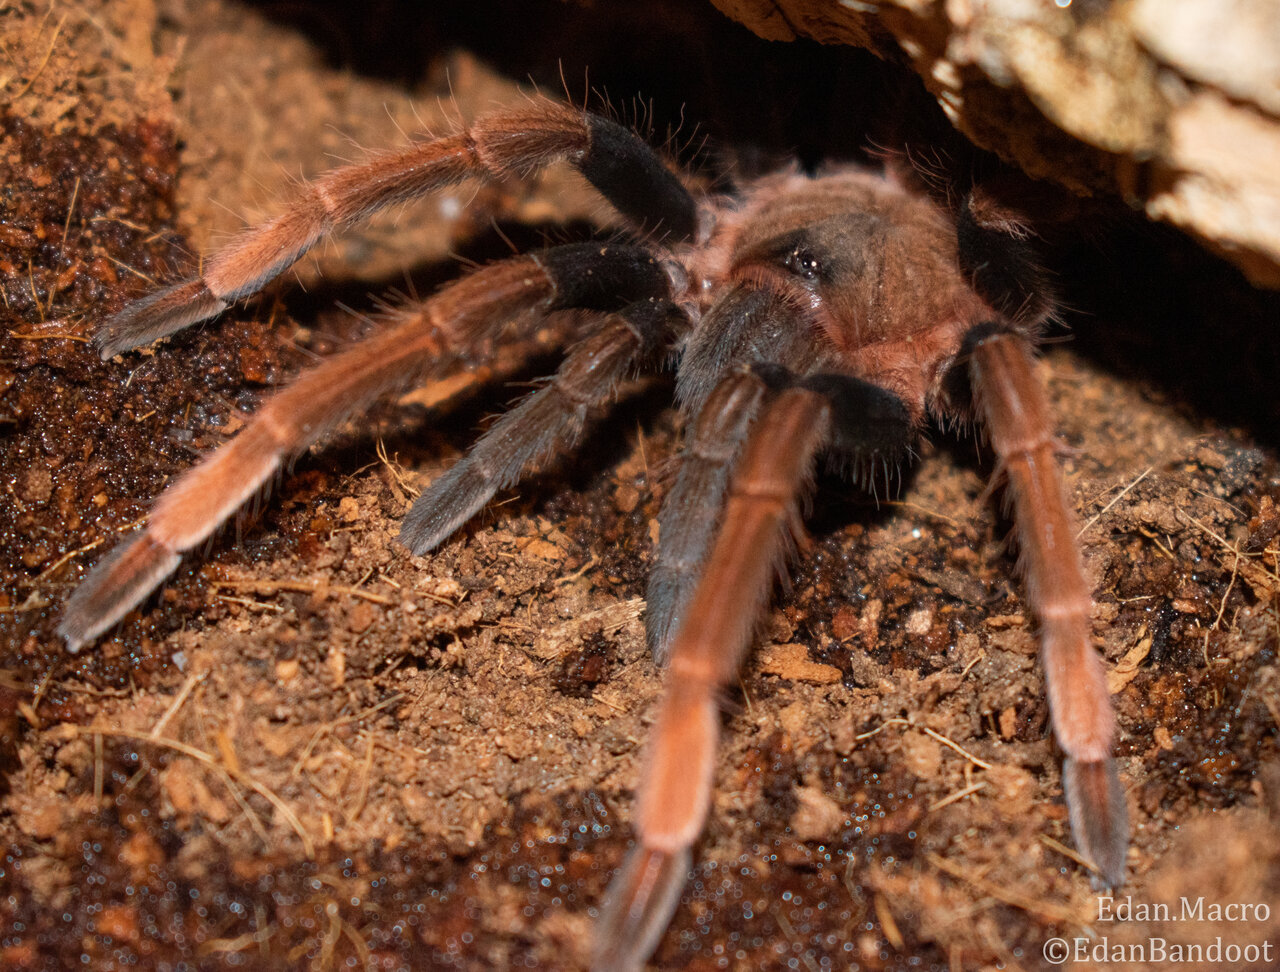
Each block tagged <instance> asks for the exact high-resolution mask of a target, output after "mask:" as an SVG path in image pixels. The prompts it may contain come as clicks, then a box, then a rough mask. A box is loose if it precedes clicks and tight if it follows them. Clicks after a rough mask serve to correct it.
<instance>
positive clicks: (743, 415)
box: [645, 372, 765, 665]
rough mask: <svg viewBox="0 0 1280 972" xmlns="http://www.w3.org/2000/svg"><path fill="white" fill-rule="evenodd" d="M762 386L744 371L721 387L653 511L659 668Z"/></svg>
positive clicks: (649, 630)
mask: <svg viewBox="0 0 1280 972" xmlns="http://www.w3.org/2000/svg"><path fill="white" fill-rule="evenodd" d="M764 393H765V383H764V381H763V380H761V378H760V377H759V376H758V375H755V374H752V373H751V372H742V373H739V374H735V375H731V376H730V377H728V378H726V379H724V380H723V381H721V382H720V384H718V385H717V386H716V388H715V390H714V391H713V392H712V393H711V396H710V397H709V398H708V399H707V401H706V404H705V405H704V406H703V407H702V411H701V412H699V413H698V419H697V422H696V423H695V424H694V428H693V434H692V435H691V436H690V439H689V442H688V444H687V445H686V446H685V448H684V452H683V454H682V456H681V458H680V471H679V472H678V473H677V474H676V481H675V483H674V485H673V486H672V488H671V492H670V493H668V494H667V497H666V499H665V500H664V501H663V503H662V510H661V512H660V513H659V514H658V536H659V544H658V559H657V563H656V564H655V565H654V568H653V572H652V573H650V575H649V586H648V590H647V591H646V596H645V601H646V604H647V607H646V608H645V631H646V634H647V636H648V642H649V650H650V651H651V652H653V659H654V661H656V662H657V663H658V664H659V665H665V664H666V661H667V655H668V652H669V650H670V648H671V639H672V638H673V637H674V636H675V633H676V631H677V630H679V628H680V625H681V623H682V621H683V619H684V611H685V608H686V607H687V606H688V603H689V598H690V597H691V596H692V594H693V587H694V584H695V583H696V581H697V579H698V575H699V574H700V573H701V572H702V564H703V561H704V560H705V559H706V556H707V549H708V548H709V547H710V546H711V540H712V537H713V536H714V535H715V529H716V524H717V523H718V522H719V518H718V517H717V516H715V515H710V511H716V512H718V511H719V510H720V507H721V506H722V505H723V504H724V494H725V491H726V490H727V489H728V487H729V474H730V472H731V471H732V469H733V464H734V461H735V460H736V459H737V458H738V453H739V452H740V451H741V449H742V443H743V441H744V440H745V439H746V437H747V429H748V427H749V426H750V424H751V422H752V420H753V419H754V418H755V416H756V411H757V410H758V409H759V407H760V402H761V401H762V400H763V398H764Z"/></svg>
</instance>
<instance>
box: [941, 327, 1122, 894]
mask: <svg viewBox="0 0 1280 972" xmlns="http://www.w3.org/2000/svg"><path fill="white" fill-rule="evenodd" d="M965 345H966V346H965V349H964V351H962V355H961V356H962V358H967V359H968V361H969V373H970V376H971V380H972V382H973V390H974V398H975V404H976V406H977V408H978V412H979V415H980V417H981V419H982V421H983V424H984V425H985V426H986V429H987V433H988V435H989V436H990V438H991V443H992V446H993V447H994V449H995V452H996V456H997V458H998V460H999V467H998V468H999V473H1000V474H1001V475H1003V476H1004V477H1005V480H1006V487H1005V488H1006V495H1007V498H1008V500H1009V502H1010V504H1011V506H1012V509H1013V518H1014V524H1015V527H1016V530H1017V538H1018V547H1019V551H1020V557H1019V566H1020V568H1021V570H1022V574H1023V579H1024V582H1025V584H1026V589H1027V598H1028V600H1029V601H1030V602H1031V608H1032V610H1033V611H1034V612H1035V615H1036V617H1037V618H1038V619H1039V621H1040V655H1041V660H1042V664H1043V665H1044V678H1045V685H1046V687H1047V691H1048V695H1049V709H1050V713H1051V715H1052V718H1053V733H1054V737H1055V738H1056V739H1057V740H1058V744H1059V745H1060V746H1061V747H1062V750H1063V752H1064V753H1065V754H1066V758H1065V759H1064V761H1063V767H1062V786H1063V792H1064V793H1065V795H1066V801H1067V810H1068V813H1069V815H1070V819H1071V832H1072V834H1073V835H1074V836H1075V840H1076V844H1077V845H1078V846H1079V848H1080V850H1081V852H1082V853H1083V854H1084V856H1085V857H1087V858H1089V859H1090V860H1091V861H1092V862H1093V864H1094V865H1095V866H1096V867H1097V869H1098V872H1099V874H1100V875H1101V878H1102V880H1103V881H1104V882H1105V883H1106V884H1108V885H1110V886H1111V887H1113V888H1114V887H1119V886H1120V885H1121V884H1123V883H1124V872H1125V855H1126V851H1127V849H1128V844H1129V821H1128V814H1127V811H1126V808H1125V801H1124V791H1123V789H1122V788H1121V786H1120V780H1119V778H1118V777H1117V775H1116V767H1115V760H1114V759H1113V758H1112V756H1111V742H1112V738H1113V737H1114V735H1115V716H1114V715H1113V713H1112V711H1111V700H1110V696H1109V695H1108V693H1107V683H1106V678H1105V674H1104V672H1103V668H1102V661H1101V659H1100V658H1099V657H1098V653H1097V652H1096V651H1094V649H1093V646H1092V644H1091V643H1090V634H1091V627H1090V621H1089V616H1090V609H1091V607H1092V600H1091V598H1090V596H1089V587H1088V583H1087V582H1086V580H1085V576H1084V570H1083V568H1082V566H1081V563H1080V551H1079V548H1078V546H1077V545H1076V539H1075V538H1076V525H1075V517H1074V516H1072V513H1071V506H1070V504H1068V502H1067V498H1066V494H1065V492H1064V490H1063V484H1062V477H1061V475H1060V474H1059V472H1058V463H1057V456H1056V453H1057V451H1058V445H1057V439H1056V438H1055V436H1054V433H1053V424H1052V421H1051V419H1050V411H1049V405H1048V402H1047V400H1046V399H1045V394H1044V388H1043V386H1042V384H1041V382H1040V381H1039V379H1038V378H1037V377H1036V374H1035V370H1034V366H1033V362H1032V357H1031V349H1030V347H1029V346H1028V344H1027V342H1026V340H1025V339H1024V338H1023V337H1022V336H1021V335H1019V334H1017V333H1016V332H1014V331H1011V330H1009V329H1007V328H1002V327H1000V326H998V325H983V326H979V327H977V328H975V329H974V330H973V331H971V332H970V333H969V335H968V337H967V338H966V342H965Z"/></svg>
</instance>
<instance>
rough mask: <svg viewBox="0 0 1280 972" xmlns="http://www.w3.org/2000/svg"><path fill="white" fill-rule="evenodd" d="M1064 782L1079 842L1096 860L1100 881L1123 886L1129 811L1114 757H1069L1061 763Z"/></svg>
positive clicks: (1111, 885)
mask: <svg viewBox="0 0 1280 972" xmlns="http://www.w3.org/2000/svg"><path fill="white" fill-rule="evenodd" d="M1062 785H1063V791H1064V793H1065V795H1066V800H1067V810H1068V812H1069V814H1070V817H1071V833H1072V836H1073V837H1074V838H1075V842H1076V846H1077V847H1078V848H1079V849H1080V852H1081V853H1082V854H1083V855H1084V856H1085V857H1087V858H1089V859H1090V860H1091V861H1093V865H1094V867H1095V868H1097V872H1098V880H1099V881H1100V882H1101V883H1103V884H1105V885H1107V886H1108V887H1110V888H1118V887H1120V886H1121V885H1122V884H1124V879H1125V861H1126V858H1127V856H1128V850H1129V814H1128V810H1127V809H1126V807H1125V802H1124V789H1123V787H1121V785H1120V778H1119V777H1118V776H1117V775H1116V765H1115V760H1114V759H1110V758H1108V759H1102V760H1096V761H1092V762H1081V761H1080V760H1076V759H1072V758H1070V757H1068V758H1067V759H1065V760H1064V761H1063V764H1062Z"/></svg>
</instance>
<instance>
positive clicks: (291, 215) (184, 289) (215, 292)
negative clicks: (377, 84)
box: [97, 98, 695, 360]
mask: <svg viewBox="0 0 1280 972" xmlns="http://www.w3.org/2000/svg"><path fill="white" fill-rule="evenodd" d="M560 160H568V161H570V162H572V163H573V164H574V165H575V166H577V168H578V169H579V170H580V171H581V172H582V174H583V175H584V176H586V177H587V179H588V180H590V182H591V183H592V184H593V185H595V187H596V188H597V189H599V190H600V192H601V194H602V195H604V197H605V198H606V199H608V200H609V201H610V202H611V203H613V204H614V206H615V207H616V208H617V209H618V210H619V211H620V212H621V213H622V214H623V215H624V216H627V217H628V218H629V219H630V220H631V221H632V223H633V224H635V225H636V226H645V227H646V228H647V229H649V230H651V231H655V232H657V233H659V234H662V235H664V236H667V237H668V238H671V239H685V238H688V237H690V236H692V234H693V232H694V224H695V213H694V204H693V200H692V198H691V197H690V196H689V194H688V193H687V192H686V191H685V189H684V187H683V186H682V185H681V184H680V182H679V180H678V179H677V178H676V177H675V176H674V175H672V173H671V172H669V171H668V170H667V169H666V168H665V167H664V166H663V165H662V163H661V162H660V161H659V160H658V158H657V156H656V155H655V154H654V152H653V150H652V149H650V148H649V147H648V146H647V145H646V144H645V143H644V142H643V141H641V140H640V138H638V137H637V136H636V135H634V134H633V133H632V132H630V131H628V130H627V129H625V128H623V127H621V126H620V125H618V124H616V123H615V122H612V121H609V120H608V119H605V118H599V117H597V116H595V115H591V114H588V113H586V112H583V111H579V110H578V109H576V108H571V107H569V106H568V105H563V104H560V103H558V102H555V101H551V100H549V99H546V98H533V99H531V100H530V103H529V104H528V105H526V106H525V107H522V108H516V109H512V110H507V111H499V112H494V113H493V114H490V115H486V116H484V117H482V118H480V119H479V120H477V121H476V123H475V124H474V125H472V126H471V127H470V128H468V129H466V130H465V131H463V132H460V133H458V134H457V135H451V136H448V137H445V138H438V139H432V140H431V141H427V142H422V143H420V144H417V145H414V146H412V147H411V148H408V149H404V150H403V151H399V152H386V153H383V154H380V155H377V156H375V157H374V158H372V159H371V160H370V161H368V162H364V163H360V164H358V165H348V166H344V167H342V168H339V169H334V170H333V171H331V172H328V173H326V174H324V175H322V176H320V177H319V178H318V179H316V180H315V181H314V182H310V183H307V184H305V185H304V186H303V187H302V189H301V191H300V192H299V194H298V195H297V197H296V198H295V199H294V200H293V201H292V203H291V204H290V205H289V208H288V209H287V210H286V211H285V212H284V213H283V214H282V215H280V216H277V217H275V218H274V219H271V220H268V221H267V222H265V223H260V224H259V225H257V226H252V227H250V228H248V229H246V230H245V231H244V232H242V233H241V234H240V235H239V236H237V237H236V238H235V239H234V240H232V241H231V242H230V243H228V244H227V245H226V246H224V247H223V248H222V249H220V250H218V251H217V252H216V253H214V254H213V256H212V257H210V259H209V261H208V263H206V264H205V266H204V269H203V272H202V273H201V275H200V276H198V277H195V278H194V279H191V280H186V281H183V282H182V283H178V284H174V285H173V286H171V287H168V288H166V289H164V290H161V291H159V292H157V293H154V294H151V295H150V296H148V297H144V298H142V299H141V300H136V301H134V302H133V303H131V304H129V305H127V306H126V307H124V308H123V309H122V310H121V311H120V312H119V313H117V314H116V315H115V316H113V317H111V318H110V319H108V320H107V321H106V322H105V323H104V324H103V326H102V328H101V330H100V331H99V333H98V335H97V343H98V347H99V349H100V351H101V353H102V357H103V359H104V360H105V359H107V358H110V357H112V356H113V355H115V354H118V353H119V352H121V351H125V350H128V349H129V348H132V347H137V346H138V345H140V344H145V343H146V342H148V341H154V340H156V339H157V338H160V337H164V336H165V335H167V334H173V333H174V332H175V331H179V330H181V329H182V328H184V327H187V326H189V325H191V324H195V323H196V322H198V321H203V320H206V319H208V318H210V317H213V316H214V315H216V314H219V313H221V312H222V311H223V310H225V309H226V308H227V306H228V305H229V304H230V303H231V302H232V301H234V300H236V299H238V298H240V297H245V296H247V295H249V294H252V293H255V292H256V291H258V290H260V289H261V288H262V287H263V286H265V285H266V284H267V283H268V282H269V281H270V280H272V279H274V278H275V277H276V276H277V275H279V274H280V273H281V272H282V271H284V270H285V269H287V268H288V267H289V266H291V265H292V264H293V263H294V261H296V260H297V259H298V258H299V257H301V256H302V255H303V254H304V253H306V252H307V251H308V250H309V249H311V247H312V246H314V245H315V244H316V242H317V241H319V240H320V239H321V238H322V237H323V236H325V235H326V234H328V233H332V232H334V231H335V230H339V229H342V228H343V227H345V226H350V225H352V224H354V223H357V222H359V221H361V220H363V219H367V218H368V217H369V216H370V215H371V214H373V213H374V212H377V211H378V210H380V209H385V208H386V207H387V206H390V205H394V204H395V203H398V202H403V201H405V200H408V199H412V198H415V197H418V196H423V195H426V194H428V193H430V192H434V191H436V190H438V189H441V188H444V187H445V186H448V185H452V184H454V183H457V182H460V181H462V180H463V179H467V178H472V177H477V176H483V177H493V178H501V177H503V176H509V175H518V174H524V173H529V172H532V171H534V170H536V169H539V168H541V167H543V166H546V165H550V164H551V163H553V162H556V161H560Z"/></svg>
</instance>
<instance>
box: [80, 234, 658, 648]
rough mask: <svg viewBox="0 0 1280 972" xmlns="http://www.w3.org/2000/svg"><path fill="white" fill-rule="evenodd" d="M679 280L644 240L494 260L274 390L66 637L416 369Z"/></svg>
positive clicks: (97, 629)
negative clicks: (518, 326) (535, 323)
mask: <svg viewBox="0 0 1280 972" xmlns="http://www.w3.org/2000/svg"><path fill="white" fill-rule="evenodd" d="M667 288H668V281H667V277H666V273H665V271H664V270H663V268H662V267H661V265H660V264H659V263H658V262H657V261H656V260H655V259H653V257H652V255H651V254H650V253H649V251H648V250H647V249H645V248H644V247H640V246H630V245H625V244H619V245H608V246H602V245H600V244H598V243H592V244H569V245H566V246H561V247H555V248H552V249H549V250H545V251H543V252H542V253H539V254H536V255H533V256H526V257H517V258H514V259H511V260H508V261H506V262H504V263H499V264H495V265H494V266H491V267H486V268H485V269H482V270H480V271H478V272H477V273H474V274H472V275H471V276H469V277H466V278H464V279H463V280H460V281H459V282H457V283H455V284H453V285H452V286H450V287H447V288H445V289H444V290H442V291H441V292H440V293H439V294H437V295H436V296H435V297H433V298H431V299H430V300H428V301H426V302H425V303H422V304H420V305H418V306H416V307H415V308H413V309H402V310H401V311H399V312H398V313H397V314H396V315H395V319H396V320H397V321H398V323H396V324H395V326H392V327H390V328H388V329H387V330H385V331H383V332H382V333H380V334H376V335H374V336H373V337H371V338H369V339H367V340H365V341H363V342H361V343H360V344H357V345H355V346H354V347H352V348H350V349H348V350H347V351H344V352H342V353H340V354H337V355H334V356H333V357H332V358H329V359H327V360H326V361H324V362H323V363H321V364H320V365H319V366H317V367H316V368H315V369H313V370H312V371H309V372H307V373H306V374H304V375H303V376H302V377H301V378H299V379H298V380H297V381H296V382H294V383H293V384H292V385H290V386H289V387H288V388H286V389H285V390H284V391H282V392H279V393H277V394H276V395H274V396H273V397H272V398H270V399H269V400H268V401H267V403H266V404H265V405H264V406H263V407H262V408H261V409H260V410H259V411H258V412H257V413H256V414H255V415H254V417H253V419H252V421H250V423H249V424H248V425H247V426H246V427H245V429H244V430H243V431H242V432H241V433H240V434H239V435H238V436H236V437H235V438H234V439H233V440H232V441H231V442H230V443H228V444H227V445H225V446H223V447H222V448H221V449H218V450H217V451H216V452H214V453H212V454H211V455H210V456H208V457H207V458H206V459H205V460H204V461H203V462H201V463H200V464H199V465H198V466H195V467H194V468H192V469H191V470H189V471H188V472H186V473H185V474H183V475H182V476H180V477H179V478H178V479H177V481H175V482H174V483H173V485H171V486H170V487H169V488H168V489H167V490H166V491H165V492H164V494H163V495H162V496H161V497H160V500H159V501H158V502H157V503H156V506H155V509H154V511H153V512H152V514H151V516H150V518H149V519H148V521H147V526H146V528H145V529H144V530H143V531H142V532H141V533H139V534H137V535H135V536H134V537H133V538H132V539H131V540H129V541H128V542H126V543H125V544H123V545H122V546H120V547H119V548H117V549H116V550H115V551H114V552H113V553H111V554H110V555H109V556H108V557H107V558H106V559H105V560H104V561H103V562H102V563H100V564H99V565H98V566H97V567H95V568H94V569H93V571H91V572H90V574H89V575H88V576H87V577H86V578H85V580H84V582H83V583H82V584H81V585H80V586H79V587H78V588H77V589H76V591H75V593H74V594H72V596H71V598H70V599H69V600H68V602H67V607H66V610H65V613H64V614H63V619H62V623H61V624H60V625H59V627H58V633H59V634H61V635H62V637H64V638H65V639H66V640H67V646H68V647H69V648H70V649H71V650H72V651H76V650H78V649H79V648H80V646H81V645H83V644H84V643H85V642H86V641H88V640H90V639H91V638H93V637H95V636H97V635H98V634H100V633H101V632H103V631H105V630H106V629H107V628H109V627H110V626H111V625H113V624H115V623H116V622H117V621H118V620H120V618H122V617H124V615H125V614H126V613H128V612H129V611H130V610H131V609H132V608H133V607H134V606H135V605H137V604H138V603H139V602H140V601H141V600H142V599H143V598H144V597H146V596H147V595H148V594H149V593H150V592H151V591H152V590H153V589H154V588H155V587H156V585H157V584H159V583H160V582H161V581H162V580H164V578H165V577H167V576H168V575H169V574H170V573H172V571H173V570H174V568H176V567H177V565H178V561H179V560H180V559H181V556H182V554H183V552H184V551H187V550H190V549H191V548H192V547H194V546H195V545H196V544H198V543H200V542H201V541H202V540H204V539H205V538H206V537H208V536H209V535H210V534H212V533H213V531H214V530H216V529H217V528H218V527H219V526H220V525H221V524H222V522H223V521H224V520H225V519H226V518H227V517H229V516H230V515H231V514H232V513H234V512H235V511H236V510H237V509H238V508H239V507H240V505H241V504H242V503H243V502H244V501H245V500H247V499H248V498H249V497H250V496H252V495H253V494H254V493H256V492H257V491H258V490H259V489H260V488H261V487H262V486H263V485H264V484H265V483H267V482H268V481H269V480H270V479H271V477H272V476H273V475H274V474H275V472H276V470H277V469H279V467H280V464H281V463H282V462H283V461H284V459H285V458H286V457H287V456H289V455H291V454H296V453H297V452H299V451H300V450H302V449H304V448H305V447H306V446H307V445H309V444H310V443H312V442H314V441H315V440H316V439H317V438H319V437H320V436H321V435H323V434H324V433H325V432H326V431H327V430H329V429H331V428H333V426H334V425H336V424H337V423H338V422H340V421H342V420H343V419H344V418H345V417H346V416H348V415H350V414H351V413H352V412H354V411H357V410H358V409H360V408H362V407H364V406H365V405H366V404H368V402H369V401H370V400H371V399H372V398H374V397H375V396H377V395H379V394H381V393H382V392H384V391H386V390H387V389H389V388H392V387H395V386H397V385H400V384H402V383H404V382H405V381H407V380H409V379H410V378H412V377H413V376H414V375H416V374H424V375H427V376H432V377H434V376H437V375H439V374H440V373H442V372H443V371H445V370H447V369H448V368H449V367H450V366H451V365H452V363H453V362H454V359H455V356H456V355H457V354H458V353H459V352H467V353H468V354H469V357H470V358H471V359H472V360H475V359H476V358H478V357H481V356H483V355H484V354H485V353H487V351H486V349H487V348H488V346H489V345H490V344H491V343H492V339H493V338H495V337H497V336H498V335H499V334H500V333H501V332H502V330H503V329H504V327H505V326H506V325H507V324H508V323H510V322H511V321H512V320H513V319H523V320H524V321H525V323H527V322H528V321H529V320H530V319H538V318H540V317H541V315H542V314H543V313H545V312H547V311H549V310H556V309H561V308H570V307H580V308H588V309H604V308H607V307H609V306H616V305H617V304H620V303H628V302H630V301H636V300H643V299H644V298H647V297H656V296H658V295H661V294H663V293H665V292H666V290H667ZM642 306H647V305H642ZM664 306H665V305H664Z"/></svg>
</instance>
